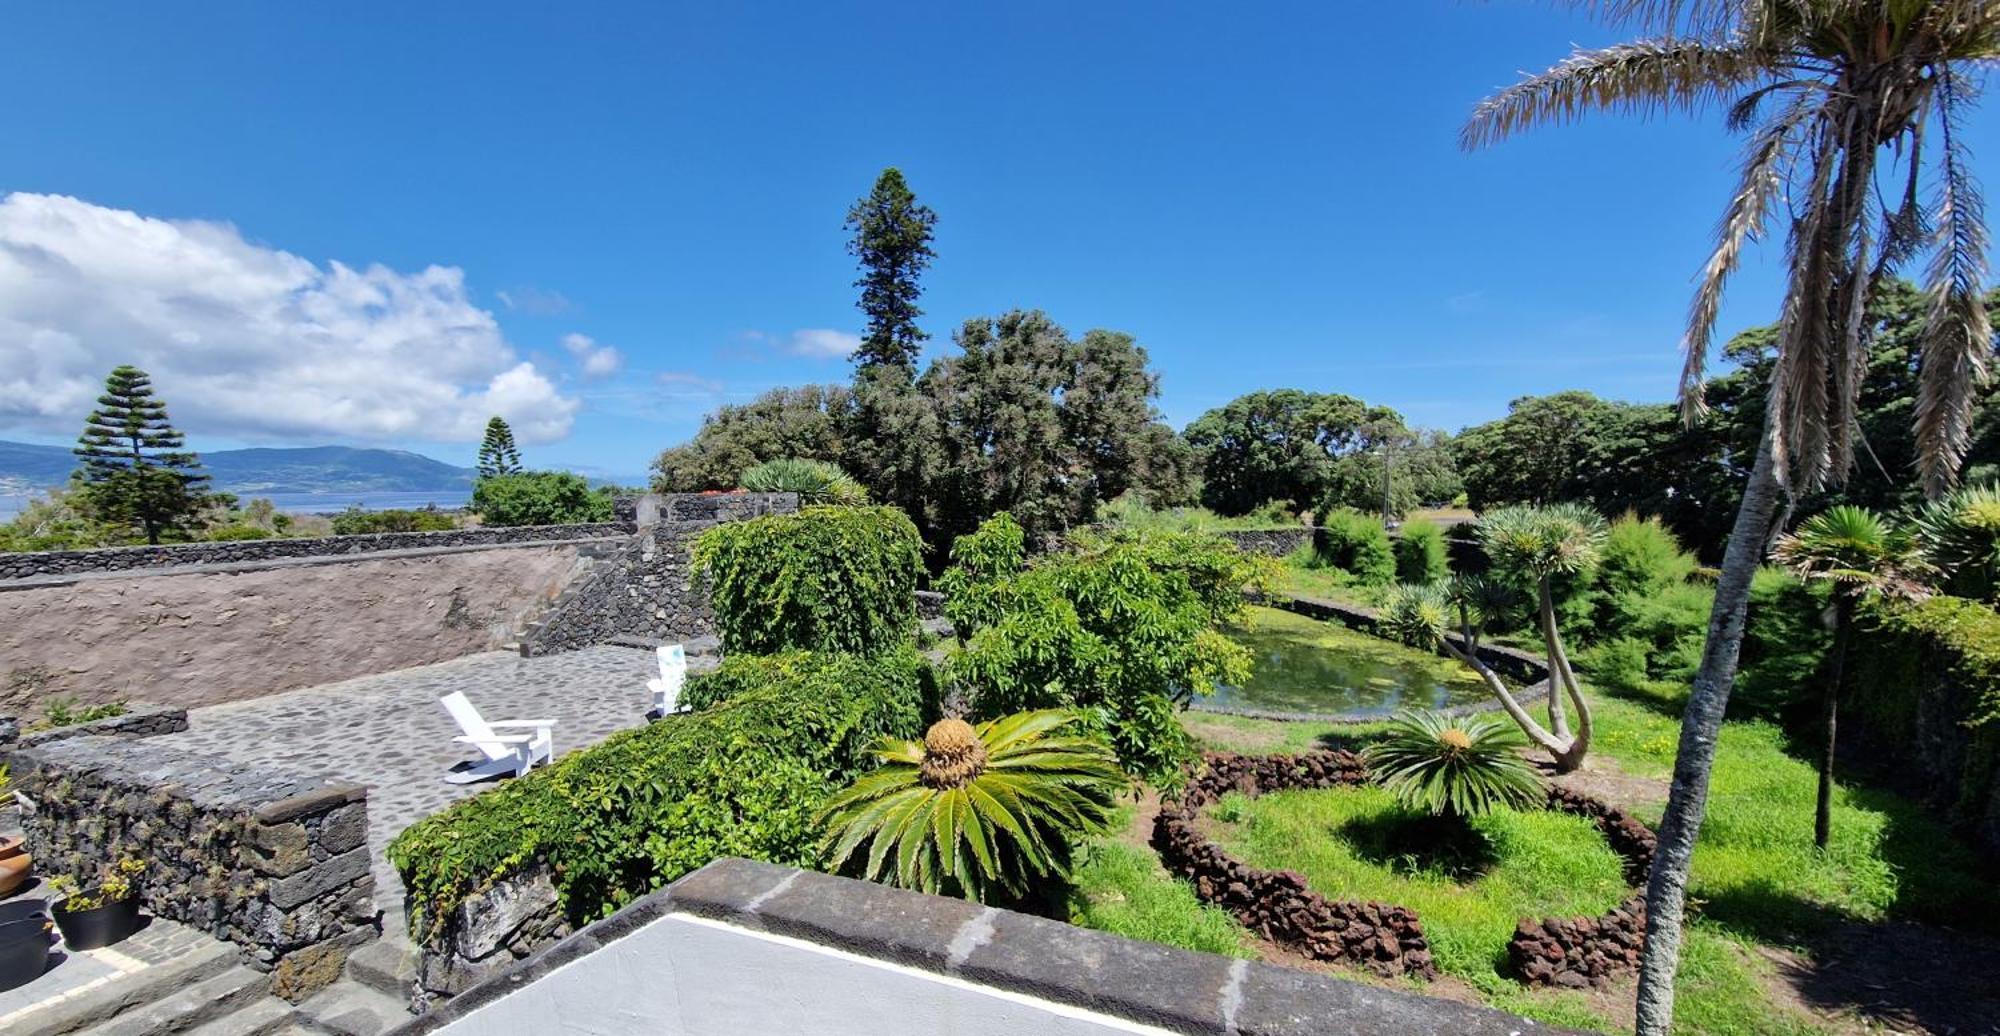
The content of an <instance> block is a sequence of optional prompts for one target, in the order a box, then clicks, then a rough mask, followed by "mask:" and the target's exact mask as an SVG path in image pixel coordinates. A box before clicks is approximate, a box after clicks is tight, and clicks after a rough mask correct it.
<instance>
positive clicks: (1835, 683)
mask: <svg viewBox="0 0 2000 1036" xmlns="http://www.w3.org/2000/svg"><path fill="white" fill-rule="evenodd" d="M1835 592H1836V593H1839V591H1835ZM1853 623H1854V602H1853V601H1852V600H1851V599H1850V598H1849V597H1848V595H1847V594H1845V593H1839V596H1838V597H1837V598H1835V600H1834V602H1833V652H1832V655H1833V657H1832V659H1831V661H1830V663H1829V664H1828V666H1827V674H1826V751H1825V752H1823V753H1822V754H1821V755H1820V757H1819V801H1818V803H1817V805H1816V806H1815V807H1814V812H1813V844H1814V845H1816V846H1818V847H1819V848H1821V849H1824V848H1826V843H1827V840H1828V839H1829V838H1831V837H1832V836H1833V744H1834V737H1835V735H1836V734H1838V733H1839V730H1840V677H1841V670H1842V669H1844V668H1846V666H1847V630H1848V627H1849V626H1851V625H1853Z"/></svg>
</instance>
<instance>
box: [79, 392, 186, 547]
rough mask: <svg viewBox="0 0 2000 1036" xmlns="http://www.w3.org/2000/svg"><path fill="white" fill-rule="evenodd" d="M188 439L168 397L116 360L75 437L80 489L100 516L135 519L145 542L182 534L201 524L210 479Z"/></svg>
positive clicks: (122, 522) (120, 522)
mask: <svg viewBox="0 0 2000 1036" xmlns="http://www.w3.org/2000/svg"><path fill="white" fill-rule="evenodd" d="M186 445H187V441H186V439H185V438H184V437H183V436H182V435H181V433H180V432H179V431H178V430H176V429H175V428H174V426H173V424H172V423H171V422H170V421H169V420H168V419H167V405H166V404H165V403H164V402H162V401H161V400H160V399H159V398H158V397H156V396H154V395H153V381H152V378H151V377H149V376H148V375H147V374H146V372H145V371H142V370H140V369H139V368H137V367H131V366H121V367H118V368H116V369H114V370H113V371H112V372H111V376H110V377H109V378H107V379H106V380H105V382H104V394H103V395H101V396H99V397H97V409H96V410H93V411H91V412H90V418H89V420H87V421H86V422H85V424H84V429H83V435H82V436H80V437H79V438H78V439H77V447H76V451H75V452H76V455H77V459H78V460H79V461H80V462H81V465H82V466H81V467H80V468H78V470H77V473H76V476H75V479H74V482H75V485H76V490H77V494H78V496H79V497H80V498H81V502H82V503H83V504H84V505H85V506H87V507H88V508H89V509H90V511H91V513H92V515H93V516H94V517H95V518H96V520H97V521H99V522H102V523H105V524H108V525H115V526H125V527H134V528H136V529H138V531H139V532H140V533H141V534H142V535H144V536H145V538H146V542H147V543H158V542H160V537H161V536H162V535H166V534H175V533H178V534H185V533H187V532H189V531H191V530H193V529H194V528H196V527H197V526H198V525H199V524H200V522H199V517H200V514H201V511H202V508H203V507H204V506H205V505H206V503H207V498H206V496H205V495H204V492H203V491H204V489H205V488H206V486H207V484H208V476H207V475H204V474H202V471H201V461H200V460H199V459H198V458H196V457H195V455H194V454H192V453H189V452H187V451H186V450H185V449H184V447H185V446H186Z"/></svg>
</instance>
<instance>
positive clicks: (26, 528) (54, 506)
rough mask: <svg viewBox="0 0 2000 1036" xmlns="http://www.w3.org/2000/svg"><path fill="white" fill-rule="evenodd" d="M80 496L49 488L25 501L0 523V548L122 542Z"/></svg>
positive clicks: (72, 547) (76, 547)
mask: <svg viewBox="0 0 2000 1036" xmlns="http://www.w3.org/2000/svg"><path fill="white" fill-rule="evenodd" d="M86 503H87V502H86V501H85V499H84V495H83V494H80V493H75V492H71V491H69V490H62V489H51V490H49V491H48V493H47V494H46V495H44V496H40V497H35V498H32V499H30V500H29V501H28V502H27V505H26V506H24V507H23V508H22V509H21V513H20V514H17V515H15V516H14V519H13V520H12V521H8V522H0V551H17V550H19V551H28V550H87V549H89V548H92V547H108V546H112V545H114V544H117V543H119V542H122V534H121V533H120V531H119V530H118V529H115V528H112V527H111V526H108V525H105V524H104V523H102V522H99V521H98V520H97V519H96V517H95V516H94V515H93V514H92V513H91V512H90V510H89V508H88V507H87V506H86Z"/></svg>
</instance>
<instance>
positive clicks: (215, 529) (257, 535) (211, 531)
mask: <svg viewBox="0 0 2000 1036" xmlns="http://www.w3.org/2000/svg"><path fill="white" fill-rule="evenodd" d="M273 535H275V534H274V533H272V532H271V530H269V529H264V528H259V527H258V526H255V525H250V524H248V523H246V522H230V523H229V524H227V525H211V526H209V527H208V528H207V529H204V530H202V534H201V538H202V539H205V540H209V541H211V542H215V543H229V542H234V541H237V540H268V539H270V538H271V537H272V536H273Z"/></svg>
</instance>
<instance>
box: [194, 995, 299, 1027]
mask: <svg viewBox="0 0 2000 1036" xmlns="http://www.w3.org/2000/svg"><path fill="white" fill-rule="evenodd" d="M288 1029H289V1030H291V1031H294V1032H296V1031H298V1029H297V1026H296V1025H294V1024H293V1021H292V1005H291V1004H288V1003H286V1002H284V1001H283V1000H280V999H278V998H277V997H275V996H267V997H261V998H259V999H257V1000H253V1001H251V1002H250V1003H248V1004H245V1005H244V1006H242V1007H239V1008H237V1009H236V1010H234V1011H231V1012H229V1013H228V1014H225V1015H223V1016H222V1017H220V1018H217V1019H215V1020H214V1021H212V1022H204V1023H202V1024H201V1025H197V1026H195V1027H194V1028H192V1029H189V1030H187V1032H186V1034H185V1036H279V1034H280V1033H282V1032H284V1031H286V1030H288Z"/></svg>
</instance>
